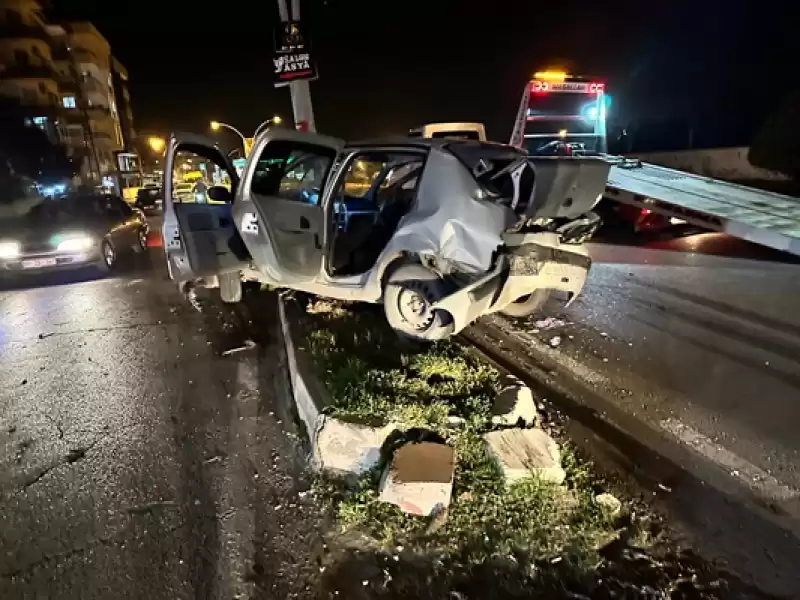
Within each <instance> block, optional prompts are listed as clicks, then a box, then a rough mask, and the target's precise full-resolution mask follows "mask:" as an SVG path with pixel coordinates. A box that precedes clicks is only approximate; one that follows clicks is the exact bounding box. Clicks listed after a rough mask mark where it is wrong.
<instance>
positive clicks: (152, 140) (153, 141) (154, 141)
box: [147, 135, 167, 154]
mask: <svg viewBox="0 0 800 600" xmlns="http://www.w3.org/2000/svg"><path fill="white" fill-rule="evenodd" d="M147 143H148V144H149V145H150V149H151V150H152V151H153V152H155V153H156V154H161V152H163V151H164V146H166V144H167V142H166V141H165V140H164V138H160V137H156V136H154V135H153V136H150V137H149V138H147Z"/></svg>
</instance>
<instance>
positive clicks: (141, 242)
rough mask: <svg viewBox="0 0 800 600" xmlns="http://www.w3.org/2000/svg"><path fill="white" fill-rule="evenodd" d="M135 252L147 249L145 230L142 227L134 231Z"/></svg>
mask: <svg viewBox="0 0 800 600" xmlns="http://www.w3.org/2000/svg"><path fill="white" fill-rule="evenodd" d="M136 242H137V243H136V246H135V249H136V252H137V253H141V252H146V251H147V232H146V231H145V230H144V227H140V228H139V231H137V232H136Z"/></svg>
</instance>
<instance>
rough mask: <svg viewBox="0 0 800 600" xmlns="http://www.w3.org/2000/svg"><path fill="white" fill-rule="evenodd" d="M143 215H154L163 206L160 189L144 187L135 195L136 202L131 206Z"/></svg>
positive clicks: (162, 196)
mask: <svg viewBox="0 0 800 600" xmlns="http://www.w3.org/2000/svg"><path fill="white" fill-rule="evenodd" d="M133 205H134V206H135V207H136V208H138V209H139V210H141V211H143V212H144V213H145V214H152V213H156V212H157V211H159V210H161V209H162V208H163V205H164V195H163V192H162V191H161V188H160V187H155V186H145V187H143V188H142V189H140V190H139V191H138V192H137V194H136V202H134V204H133Z"/></svg>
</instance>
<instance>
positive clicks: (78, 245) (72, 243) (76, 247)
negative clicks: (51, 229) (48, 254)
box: [58, 235, 94, 252]
mask: <svg viewBox="0 0 800 600" xmlns="http://www.w3.org/2000/svg"><path fill="white" fill-rule="evenodd" d="M92 244H94V240H93V239H92V238H90V237H89V236H88V235H82V236H77V237H72V238H69V239H66V240H64V241H62V242H59V244H58V251H59V252H84V251H85V250H88V249H89V248H91V247H92Z"/></svg>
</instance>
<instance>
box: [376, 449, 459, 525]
mask: <svg viewBox="0 0 800 600" xmlns="http://www.w3.org/2000/svg"><path fill="white" fill-rule="evenodd" d="M454 474H455V453H454V452H453V449H452V448H451V447H450V446H446V445H444V444H437V443H434V442H421V443H411V444H406V445H405V446H402V447H401V448H398V450H397V451H396V452H395V453H394V457H393V458H392V462H391V464H390V465H389V466H388V467H387V469H386V472H385V473H384V475H383V478H382V480H381V485H380V499H381V500H382V501H384V502H389V503H390V504H394V505H396V506H399V507H400V508H401V509H402V510H403V511H404V512H406V513H409V514H412V515H421V516H430V515H432V514H438V513H440V512H441V511H443V510H444V509H446V508H447V507H448V506H449V505H450V499H451V497H452V494H453V477H454Z"/></svg>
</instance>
